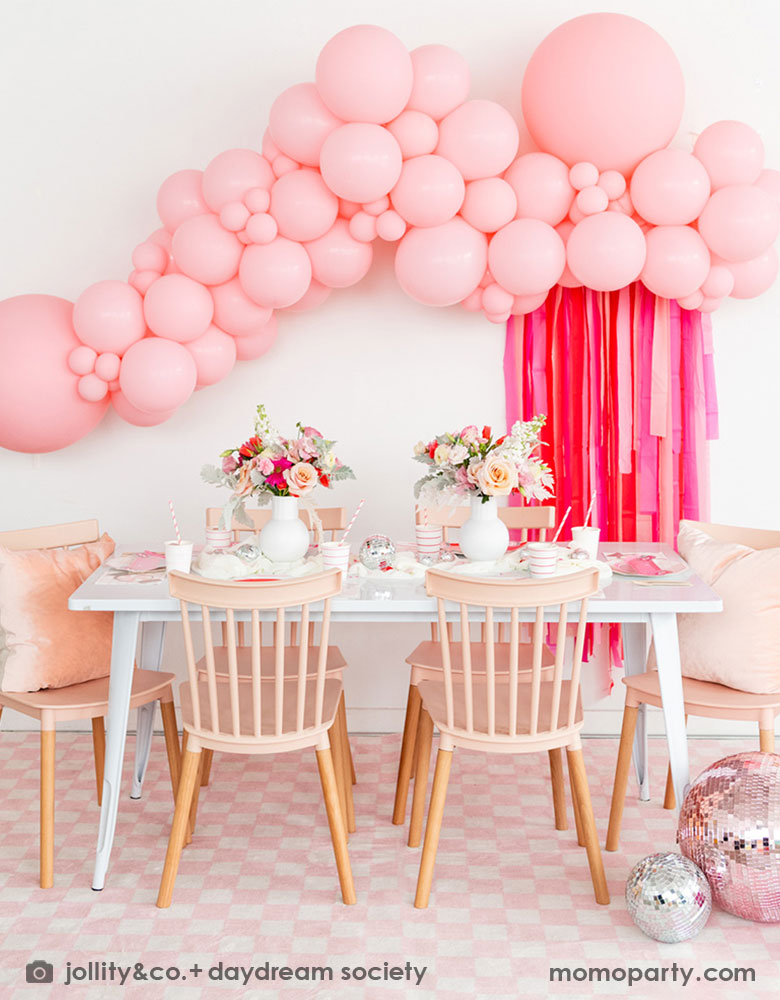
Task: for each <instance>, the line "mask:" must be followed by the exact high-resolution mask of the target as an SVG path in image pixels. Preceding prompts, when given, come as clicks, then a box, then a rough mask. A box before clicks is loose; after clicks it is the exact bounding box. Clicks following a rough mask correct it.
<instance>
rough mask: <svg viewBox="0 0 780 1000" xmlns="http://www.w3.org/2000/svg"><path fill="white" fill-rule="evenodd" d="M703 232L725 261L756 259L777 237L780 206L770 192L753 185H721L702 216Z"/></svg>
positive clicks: (706, 239) (711, 248)
mask: <svg viewBox="0 0 780 1000" xmlns="http://www.w3.org/2000/svg"><path fill="white" fill-rule="evenodd" d="M699 232H700V233H701V234H702V236H703V237H704V239H705V241H706V243H707V246H709V248H710V250H712V252H713V253H715V254H717V255H718V256H719V257H723V258H724V260H752V259H753V258H754V257H758V256H760V255H761V254H762V253H764V251H765V250H768V249H769V247H770V246H771V245H772V243H774V241H775V240H776V239H777V234H778V232H780V206H778V205H777V204H776V203H775V202H774V200H773V199H772V197H771V195H768V194H767V193H766V191H764V190H762V189H761V188H759V187H755V186H753V185H750V184H733V185H731V186H730V187H724V188H720V189H719V190H718V191H715V192H714V194H713V195H712V197H711V198H710V200H709V201H708V202H707V204H706V206H705V207H704V211H703V212H702V213H701V216H700V217H699Z"/></svg>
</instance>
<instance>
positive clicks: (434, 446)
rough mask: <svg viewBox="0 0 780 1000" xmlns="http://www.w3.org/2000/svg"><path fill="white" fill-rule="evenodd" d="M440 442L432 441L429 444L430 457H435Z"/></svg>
mask: <svg viewBox="0 0 780 1000" xmlns="http://www.w3.org/2000/svg"><path fill="white" fill-rule="evenodd" d="M437 447H438V444H437V442H436V441H431V443H430V444H429V445H428V458H433V455H434V452H435V451H436V449H437Z"/></svg>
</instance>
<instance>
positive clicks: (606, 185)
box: [599, 170, 626, 201]
mask: <svg viewBox="0 0 780 1000" xmlns="http://www.w3.org/2000/svg"><path fill="white" fill-rule="evenodd" d="M599 187H600V188H601V189H602V190H603V191H605V192H606V195H607V198H609V200H610V201H615V200H616V199H618V198H620V196H621V195H623V194H625V191H626V179H625V177H624V176H623V175H622V174H621V173H620V171H619V170H604V171H603V172H602V173H600V174H599Z"/></svg>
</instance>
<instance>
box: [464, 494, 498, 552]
mask: <svg viewBox="0 0 780 1000" xmlns="http://www.w3.org/2000/svg"><path fill="white" fill-rule="evenodd" d="M508 546H509V529H508V528H507V526H506V525H505V524H504V522H503V521H502V520H501V518H500V517H499V516H498V507H497V506H496V501H495V500H494V499H492V498H491V499H488V500H486V501H485V502H484V503H483V502H482V497H472V499H471V517H469V519H468V521H466V523H465V524H464V525H463V527H462V528H461V529H460V550H461V552H462V553H463V555H464V556H465V557H466V558H467V559H471V560H472V561H473V562H492V561H493V560H495V559H500V558H501V556H502V555H503V554H504V553H505V552H506V550H507V547H508Z"/></svg>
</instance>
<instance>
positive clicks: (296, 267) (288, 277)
mask: <svg viewBox="0 0 780 1000" xmlns="http://www.w3.org/2000/svg"><path fill="white" fill-rule="evenodd" d="M238 277H239V280H240V282H241V287H242V288H243V289H244V291H245V292H246V293H247V295H248V296H249V298H250V299H253V300H254V301H255V302H258V303H259V304H260V305H262V306H269V307H270V308H272V309H284V308H285V307H286V306H291V305H292V304H293V303H294V302H297V301H298V300H299V299H300V298H302V297H303V295H304V294H305V293H306V289H307V288H308V287H309V282H310V281H311V277H312V272H311V262H310V260H309V256H308V254H307V253H306V251H305V250H304V248H303V247H302V246H301V244H300V243H296V242H294V241H293V240H288V239H285V237H284V236H277V237H276V239H275V240H272V241H271V242H270V243H267V244H265V245H264V246H250V247H247V248H246V250H245V251H244V256H243V257H242V258H241V265H240V267H239V269H238Z"/></svg>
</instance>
